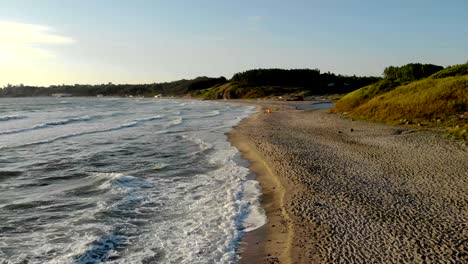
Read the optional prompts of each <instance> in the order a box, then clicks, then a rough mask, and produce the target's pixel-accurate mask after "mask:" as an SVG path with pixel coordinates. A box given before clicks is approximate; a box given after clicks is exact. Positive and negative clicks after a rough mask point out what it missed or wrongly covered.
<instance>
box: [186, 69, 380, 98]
mask: <svg viewBox="0 0 468 264" xmlns="http://www.w3.org/2000/svg"><path fill="white" fill-rule="evenodd" d="M379 80H381V78H380V77H373V76H370V77H367V76H364V77H360V76H344V75H337V74H334V73H330V72H326V73H320V70H318V69H293V70H286V69H254V70H248V71H245V72H240V73H236V74H234V76H233V77H232V79H231V80H230V82H229V83H226V84H224V85H219V86H215V87H210V88H208V89H205V90H200V91H198V92H196V93H194V94H193V95H194V96H195V97H199V98H205V99H222V98H228V99H240V98H242V99H248V98H271V97H276V96H281V95H289V96H290V97H295V98H298V97H299V98H300V97H305V96H309V95H323V94H340V93H341V94H343V93H348V92H351V91H354V90H356V89H358V88H360V87H363V86H366V85H369V84H372V83H375V82H377V81H379Z"/></svg>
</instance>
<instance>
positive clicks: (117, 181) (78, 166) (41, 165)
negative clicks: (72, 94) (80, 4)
mask: <svg viewBox="0 0 468 264" xmlns="http://www.w3.org/2000/svg"><path fill="white" fill-rule="evenodd" d="M253 112H254V108H253V107H247V106H239V105H234V104H228V103H220V102H206V101H190V100H175V99H130V98H45V97H44V98H13V99H12V98H8V99H6V98H0V263H76V264H84V263H103V262H104V263H236V262H237V261H238V260H239V255H238V249H239V244H240V240H241V239H242V237H243V235H244V234H245V233H246V232H249V231H252V230H255V229H257V228H259V227H260V226H262V225H264V224H265V222H266V217H265V214H264V211H263V209H262V208H261V205H260V195H261V189H260V186H259V184H258V182H257V181H255V179H254V175H252V173H251V172H250V171H249V170H248V168H247V167H248V164H247V162H246V161H245V160H243V159H242V158H241V157H240V154H239V152H238V150H237V149H236V148H234V147H233V146H231V144H230V143H229V142H228V140H227V135H226V134H227V133H228V132H229V131H230V130H231V129H232V127H233V126H235V125H236V124H238V123H239V122H240V120H242V119H243V118H245V117H247V116H248V115H250V114H251V113H253Z"/></svg>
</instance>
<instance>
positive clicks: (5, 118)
mask: <svg viewBox="0 0 468 264" xmlns="http://www.w3.org/2000/svg"><path fill="white" fill-rule="evenodd" d="M26 118H28V117H27V116H23V115H10V116H0V121H10V120H18V119H26Z"/></svg>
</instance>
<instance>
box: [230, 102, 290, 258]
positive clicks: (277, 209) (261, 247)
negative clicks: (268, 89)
mask: <svg viewBox="0 0 468 264" xmlns="http://www.w3.org/2000/svg"><path fill="white" fill-rule="evenodd" d="M256 108H257V112H256V113H254V114H252V115H251V116H249V117H247V118H245V119H244V120H242V121H241V123H240V124H238V125H237V126H235V127H234V129H233V130H232V131H231V132H230V133H229V135H228V139H229V141H230V142H231V144H232V145H233V146H235V147H236V148H237V149H238V150H239V152H240V153H241V156H242V158H243V159H245V160H247V161H248V162H249V169H250V171H251V172H252V173H254V174H255V175H256V176H255V180H256V181H258V182H259V183H260V186H261V187H262V198H261V199H262V201H261V204H262V207H263V209H264V210H265V214H266V215H267V219H268V220H267V222H266V224H265V225H264V226H262V227H260V228H258V229H256V230H253V231H251V232H247V233H246V234H245V236H244V237H243V238H242V241H241V246H240V249H239V251H240V255H241V256H242V257H241V259H240V261H239V263H246V264H248V263H252V261H253V260H259V259H264V260H266V261H267V263H278V262H280V263H291V260H290V255H289V246H290V244H291V240H292V236H293V231H292V228H291V226H290V225H289V224H288V222H289V216H288V215H287V213H286V212H285V211H284V204H283V199H284V195H285V189H284V187H283V185H282V184H281V182H280V180H279V178H278V176H276V175H275V173H274V172H273V171H272V169H271V166H270V165H269V164H268V163H267V161H266V160H265V159H264V158H263V157H262V154H261V153H259V152H258V151H257V150H256V149H255V148H254V147H252V146H251V144H252V142H251V141H249V139H248V137H246V136H245V135H244V134H242V133H241V131H242V127H243V126H244V125H245V124H246V123H247V124H248V123H249V122H255V120H256V118H258V115H260V114H261V111H262V109H261V107H260V106H257V107H256Z"/></svg>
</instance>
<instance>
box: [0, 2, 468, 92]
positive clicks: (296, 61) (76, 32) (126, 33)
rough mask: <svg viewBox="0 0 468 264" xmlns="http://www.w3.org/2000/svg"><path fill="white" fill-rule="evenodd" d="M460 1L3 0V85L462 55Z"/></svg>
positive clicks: (371, 70) (355, 70)
mask: <svg viewBox="0 0 468 264" xmlns="http://www.w3.org/2000/svg"><path fill="white" fill-rule="evenodd" d="M467 11H468V1H467V0H444V1H440V0H393V1H375V0H308V1H300V0H288V1H284V0H282V1H277V0H248V1H246V0H236V1H225V0H197V1H189V0H186V1H180V0H171V1H169V0H168V1H159V0H0V86H4V85H6V84H7V83H11V84H21V83H22V84H26V85H55V84H62V83H64V84H75V83H80V84H97V83H108V82H113V83H154V82H166V81H173V80H178V79H184V78H185V79H190V78H195V77H197V76H210V77H219V76H225V77H226V78H231V77H232V75H233V74H234V73H236V72H240V71H245V70H249V69H254V68H288V69H291V68H312V69H315V68H318V69H320V70H321V71H322V72H327V71H330V72H334V73H337V74H344V75H354V74H355V75H374V76H381V74H382V72H383V69H384V68H385V67H386V66H390V65H395V66H397V65H403V64H406V63H410V62H420V63H433V64H437V65H442V66H448V65H453V64H459V63H465V62H467V61H468V15H467Z"/></svg>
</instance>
